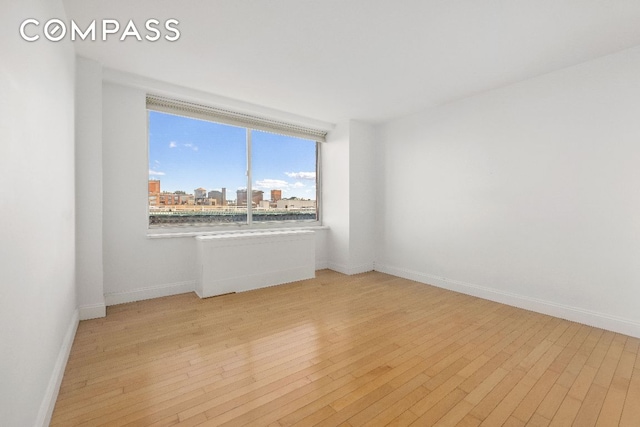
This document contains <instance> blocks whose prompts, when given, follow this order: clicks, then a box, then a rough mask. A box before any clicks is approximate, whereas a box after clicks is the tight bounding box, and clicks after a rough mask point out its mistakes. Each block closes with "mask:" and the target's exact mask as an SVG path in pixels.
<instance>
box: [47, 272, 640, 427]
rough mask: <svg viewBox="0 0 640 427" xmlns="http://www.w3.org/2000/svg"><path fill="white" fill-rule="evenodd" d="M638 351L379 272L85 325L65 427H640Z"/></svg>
mask: <svg viewBox="0 0 640 427" xmlns="http://www.w3.org/2000/svg"><path fill="white" fill-rule="evenodd" d="M639 342H640V340H638V339H636V338H631V337H628V336H625V335H621V334H616V333H613V332H608V331H603V330H600V329H596V328H592V327H588V326H584V325H580V324H577V323H572V322H569V321H565V320H561V319H557V318H553V317H550V316H545V315H541V314H536V313H532V312H529V311H525V310H521V309H517V308H513V307H509V306H505V305H501V304H497V303H493V302H490V301H486V300H482V299H479V298H474V297H470V296H466V295H462V294H457V293H454V292H449V291H445V290H442V289H438V288H435V287H431V286H427V285H424V284H419V283H416V282H412V281H409V280H405V279H400V278H397V277H393V276H389V275H385V274H382V273H374V272H372V273H365V274H360V275H356V276H344V275H341V274H339V273H335V272H332V271H329V270H323V271H319V272H318V273H317V277H316V279H313V280H308V281H304V282H297V283H291V284H287V285H282V286H276V287H272V288H266V289H261V290H257V291H251V292H245V293H241V294H232V295H225V296H221V297H216V298H209V299H205V300H200V299H199V298H198V297H197V296H196V295H195V294H183V295H177V296H172V297H166V298H159V299H155V300H148V301H142V302H138V303H130V304H123V305H118V306H113V307H109V308H108V310H107V317H106V318H103V319H96V320H89V321H83V322H81V323H80V326H79V328H78V333H77V335H76V338H75V342H74V344H73V349H72V351H71V356H70V358H69V363H68V365H67V368H66V372H65V375H64V380H63V382H62V387H61V390H60V394H59V397H58V401H57V403H56V407H55V411H54V414H53V420H52V425H53V426H73V425H90V426H97V425H112V426H124V425H132V426H146V425H154V426H168V425H180V426H194V425H205V426H206V425H216V426H217V425H229V426H241V425H251V426H281V425H282V426H287V425H301V426H311V425H320V426H338V425H340V426H360V425H367V426H378V425H380V426H383V425H399V426H402V425H417V426H428V425H438V426H455V425H460V426H477V425H482V426H503V425H504V426H524V425H527V426H547V425H550V426H570V425H575V426H580V427H582V426H593V425H598V426H617V425H623V426H638V425H640V352H639V349H638V345H639Z"/></svg>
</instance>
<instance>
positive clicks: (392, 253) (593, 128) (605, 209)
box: [376, 48, 640, 336]
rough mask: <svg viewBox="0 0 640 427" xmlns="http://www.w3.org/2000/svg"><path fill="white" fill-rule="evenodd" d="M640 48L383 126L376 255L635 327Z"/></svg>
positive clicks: (600, 322) (547, 308)
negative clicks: (381, 197) (381, 201)
mask: <svg viewBox="0 0 640 427" xmlns="http://www.w3.org/2000/svg"><path fill="white" fill-rule="evenodd" d="M639 117H640V48H634V49H631V50H627V51H623V52H621V53H618V54H615V55H611V56H607V57H604V58H601V59H598V60H595V61H591V62H588V63H584V64H582V65H579V66H575V67H571V68H568V69H564V70H561V71H558V72H554V73H551V74H547V75H544V76H541V77H538V78H535V79H531V80H528V81H525V82H522V83H520V84H516V85H512V86H509V87H505V88H502V89H499V90H494V91H491V92H487V93H484V94H481V95H478V96H475V97H472V98H467V99H465V100H461V101H458V102H454V103H451V104H448V105H445V106H442V107H440V108H435V109H431V110H427V111H424V112H421V113H419V114H415V115H411V116H409V117H405V118H401V119H398V120H395V121H393V122H390V123H387V124H386V125H384V126H382V127H381V128H380V141H379V144H378V146H377V149H378V150H379V154H378V155H377V169H379V170H380V171H383V173H384V179H378V181H377V182H378V185H380V186H381V190H382V193H383V198H384V199H385V200H386V201H387V203H385V204H383V205H378V206H379V210H378V213H379V215H378V218H377V222H376V229H377V230H378V232H379V235H378V238H377V259H376V269H377V270H381V271H387V272H390V273H394V274H398V275H401V276H405V277H411V278H414V279H417V280H421V281H424V282H428V283H433V284H436V285H439V286H443V287H448V288H451V289H456V290H461V291H463V292H467V293H471V294H476V295H480V296H483V297H486V298H490V299H494V300H498V301H504V302H508V303H510V304H514V305H521V306H524V307H527V308H531V309H535V310H538V311H543V312H547V313H550V314H555V315H558V316H562V317H566V318H570V319H574V320H578V321H582V322H585V323H590V324H595V325H597V326H601V327H605V328H609V329H614V330H618V331H621V332H625V333H628V334H632V335H636V336H640V305H639V301H640V287H638V283H640V268H639V264H638V259H640V220H639V218H640V216H639V212H640V167H639V165H640V143H639V138H640V120H639V119H638V118H639Z"/></svg>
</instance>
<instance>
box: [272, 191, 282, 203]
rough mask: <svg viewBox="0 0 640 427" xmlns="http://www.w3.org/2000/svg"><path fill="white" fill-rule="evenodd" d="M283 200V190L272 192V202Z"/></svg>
mask: <svg viewBox="0 0 640 427" xmlns="http://www.w3.org/2000/svg"><path fill="white" fill-rule="evenodd" d="M280 199H282V190H271V201H272V202H277V201H278V200H280Z"/></svg>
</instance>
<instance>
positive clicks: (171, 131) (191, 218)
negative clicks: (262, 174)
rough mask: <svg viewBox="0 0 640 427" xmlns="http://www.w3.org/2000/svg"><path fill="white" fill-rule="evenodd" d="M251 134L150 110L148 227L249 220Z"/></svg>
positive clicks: (226, 126) (237, 129) (241, 130)
mask: <svg viewBox="0 0 640 427" xmlns="http://www.w3.org/2000/svg"><path fill="white" fill-rule="evenodd" d="M246 150H247V144H246V130H245V129H244V128H239V127H235V126H228V125H223V124H219V123H214V122H208V121H205V120H198V119H193V118H188V117H182V116H176V115H173V114H165V113H160V112H157V111H149V225H150V226H154V227H158V226H159V227H163V226H169V227H173V226H183V225H218V224H225V223H238V222H245V223H246V222H247V205H246V203H245V204H244V205H243V204H242V203H236V199H237V196H236V194H240V192H239V190H244V194H246V186H247V184H246V182H247V181H246V180H247V178H246V168H247V154H246Z"/></svg>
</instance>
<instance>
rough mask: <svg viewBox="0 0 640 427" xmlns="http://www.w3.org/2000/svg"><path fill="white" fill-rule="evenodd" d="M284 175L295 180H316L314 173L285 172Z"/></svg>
mask: <svg viewBox="0 0 640 427" xmlns="http://www.w3.org/2000/svg"><path fill="white" fill-rule="evenodd" d="M284 174H285V175H287V176H288V177H289V178H295V179H309V180H314V181H315V179H316V173H315V172H285V173H284Z"/></svg>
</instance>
